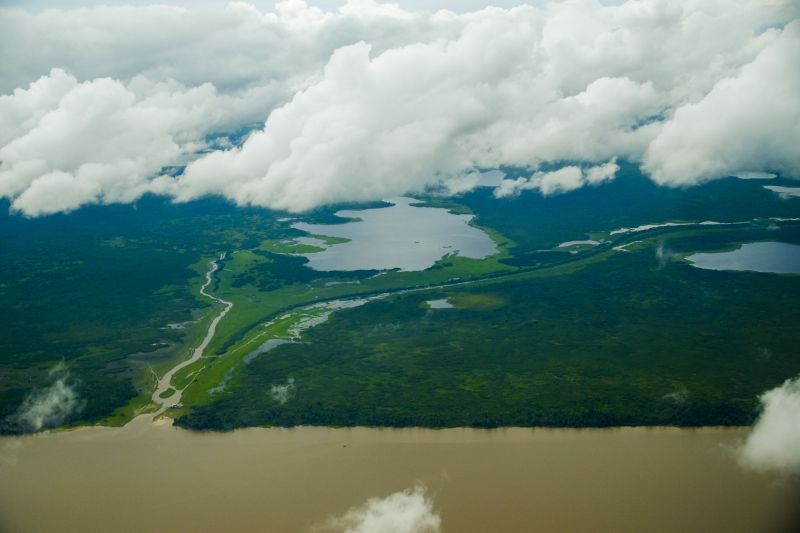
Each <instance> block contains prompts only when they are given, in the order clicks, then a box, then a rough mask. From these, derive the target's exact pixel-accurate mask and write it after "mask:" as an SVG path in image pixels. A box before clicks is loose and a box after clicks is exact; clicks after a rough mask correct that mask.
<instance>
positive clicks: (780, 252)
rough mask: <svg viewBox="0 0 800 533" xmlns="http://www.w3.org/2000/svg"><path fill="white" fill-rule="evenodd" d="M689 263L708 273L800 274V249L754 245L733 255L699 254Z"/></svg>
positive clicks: (767, 244)
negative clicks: (734, 271) (730, 271)
mask: <svg viewBox="0 0 800 533" xmlns="http://www.w3.org/2000/svg"><path fill="white" fill-rule="evenodd" d="M687 259H688V260H689V261H691V263H692V265H693V266H696V267H698V268H705V269H707V270H751V271H754V272H772V273H776V274H800V245H797V244H787V243H785V242H751V243H747V244H743V245H742V246H741V247H740V248H739V249H737V250H733V251H730V252H715V253H697V254H692V255H690V256H688V257H687Z"/></svg>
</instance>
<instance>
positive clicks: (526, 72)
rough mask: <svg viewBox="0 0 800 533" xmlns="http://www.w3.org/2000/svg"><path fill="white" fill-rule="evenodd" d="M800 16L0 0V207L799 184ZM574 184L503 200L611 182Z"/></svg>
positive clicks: (730, 8) (282, 204)
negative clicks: (74, 5) (35, 4)
mask: <svg viewBox="0 0 800 533" xmlns="http://www.w3.org/2000/svg"><path fill="white" fill-rule="evenodd" d="M798 16H800V6H798V5H797V4H796V3H795V2H790V1H786V2H782V1H770V2H767V1H763V0H750V1H744V2H743V1H732V0H731V1H728V0H704V1H699V0H697V1H688V2H684V3H679V4H678V3H668V2H662V1H659V0H642V1H637V2H627V3H625V4H623V5H620V6H613V7H608V6H602V5H600V4H598V3H594V2H592V1H589V0H587V1H580V2H579V1H568V2H554V3H546V4H544V5H542V6H541V7H534V6H521V7H517V8H514V9H499V8H487V9H485V10H483V11H481V12H477V13H463V14H456V13H452V12H446V11H440V12H436V13H425V12H412V11H406V10H404V9H402V8H400V7H398V6H393V5H383V4H377V3H375V2H372V1H371V0H351V1H350V2H349V3H347V4H346V5H345V6H343V7H342V8H340V9H337V10H328V11H326V10H323V9H320V8H316V7H310V6H308V5H306V4H305V3H304V2H302V1H300V0H289V1H286V2H281V3H279V4H278V5H277V6H276V8H275V9H274V10H266V11H261V10H258V9H257V8H255V7H253V6H251V5H248V4H244V3H232V4H229V5H228V6H227V7H226V8H224V9H215V8H212V7H197V8H192V7H188V8H187V7H174V6H143V7H132V6H127V7H95V8H83V9H60V10H59V9H52V10H43V11H24V10H10V9H5V10H3V11H2V16H0V35H2V40H3V42H2V43H0V44H2V45H3V46H0V63H2V64H3V66H4V68H3V75H2V77H0V87H5V90H10V89H12V88H14V89H16V90H15V91H14V92H13V93H12V94H9V95H6V96H3V97H0V126H2V128H0V146H1V147H0V161H2V163H1V164H0V196H5V197H8V198H10V199H12V201H13V203H14V208H15V209H18V210H20V211H22V212H24V213H26V214H29V215H38V214H46V213H51V212H56V211H63V210H69V209H74V208H76V207H78V206H80V205H83V204H85V203H98V202H99V203H107V202H127V201H132V200H134V199H135V198H138V197H139V196H141V195H142V194H144V193H145V192H158V193H162V194H168V195H171V196H174V197H175V198H177V199H178V200H182V201H185V200H191V199H194V198H198V197H200V196H203V195H207V194H219V195H223V196H225V197H227V198H229V199H231V200H233V201H235V202H238V203H239V204H254V205H260V206H266V207H272V208H282V209H289V210H293V211H300V210H305V209H309V208H313V207H316V206H318V205H321V204H326V203H333V202H338V201H352V200H372V199H377V198H381V197H388V196H395V195H399V194H403V193H408V192H414V191H420V190H424V189H427V188H430V187H436V188H439V189H441V190H448V191H450V192H452V193H458V192H463V191H465V190H468V189H469V188H470V187H472V186H474V183H473V181H474V175H473V173H474V172H475V171H476V169H481V168H495V167H498V166H499V165H514V166H519V167H526V168H530V169H531V171H532V172H534V171H535V170H536V169H537V168H540V166H541V165H542V164H543V163H553V162H559V161H573V162H574V165H575V167H576V168H577V167H578V166H579V167H581V168H584V169H585V168H587V167H590V166H592V165H595V164H597V163H601V162H603V161H610V160H611V161H612V163H609V164H608V165H612V164H613V158H614V157H623V158H627V159H630V160H633V161H644V163H645V168H646V169H647V170H648V171H649V172H651V173H652V175H653V177H654V179H656V180H657V181H658V182H659V183H665V184H670V185H677V184H680V185H683V184H692V183H696V182H699V181H704V180H708V179H713V178H717V177H721V176H724V175H727V174H730V173H734V172H737V173H742V172H765V171H768V172H780V173H783V174H785V175H795V173H796V172H797V171H796V169H797V168H798V165H797V163H798V159H797V158H798V155H797V150H796V149H795V147H796V146H797V144H798V140H800V134H799V133H798V126H797V124H798V123H800V120H798V112H800V111H798V108H800V91H798V90H797V89H798V79H799V78H800V74H798V71H797V69H795V68H793V66H792V65H790V63H791V61H792V59H793V58H794V57H797V56H798V44H797V41H798V37H797V34H798V27H799V26H800V22H795V23H790V22H791V21H792V20H794V19H797V18H798ZM33 36H35V38H34V37H33ZM52 67H60V68H62V69H64V70H63V71H62V70H54V71H52V72H51V71H50V69H51V68H52ZM48 72H50V73H49V74H47V73H48ZM66 72H69V74H67V73H66ZM42 76H43V77H42ZM37 80H38V81H37ZM31 82H33V84H32V85H30V86H29V87H28V88H27V89H22V88H20V87H26V86H28V84H29V83H31ZM740 102H745V103H744V104H742V105H740ZM265 118H266V122H265V123H264V127H263V129H262V130H261V131H258V132H256V133H254V134H253V135H251V136H250V138H249V139H248V140H247V142H245V144H244V145H243V146H241V147H233V148H229V149H227V150H219V151H214V152H212V153H208V154H205V155H202V156H201V157H199V158H197V160H196V161H194V162H192V163H191V164H190V165H189V166H188V168H187V169H186V172H185V174H184V175H183V176H181V177H180V178H178V179H172V178H171V177H166V176H164V177H162V176H159V173H160V170H161V168H162V167H164V166H170V165H180V164H183V163H185V162H186V161H190V160H192V159H194V158H196V157H197V152H198V150H200V149H202V148H205V147H206V146H205V144H204V142H205V140H206V139H207V138H208V136H209V135H211V134H213V133H217V132H220V131H230V130H233V129H236V128H238V127H241V126H242V125H244V124H250V123H253V122H254V121H263V120H264V119H265ZM559 172H560V173H559ZM578 173H579V172H578V170H575V169H571V170H570V169H562V170H561V171H556V172H555V173H540V174H534V179H531V180H526V181H525V182H524V183H522V182H519V183H518V184H517V185H514V184H512V183H504V184H503V185H502V186H501V189H499V190H500V192H501V194H500V196H502V195H503V194H505V192H504V191H506V190H509V191H510V194H513V193H514V192H518V191H519V190H521V189H524V188H536V189H538V190H540V191H541V192H542V193H543V194H555V193H559V192H567V191H569V190H572V189H574V188H576V187H579V186H584V185H586V184H596V183H599V182H602V181H604V180H607V179H611V178H612V176H613V174H614V172H613V171H612V166H596V167H594V170H591V171H581V172H580V177H579V176H578Z"/></svg>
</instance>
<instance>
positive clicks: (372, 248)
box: [292, 197, 497, 271]
mask: <svg viewBox="0 0 800 533" xmlns="http://www.w3.org/2000/svg"><path fill="white" fill-rule="evenodd" d="M387 201H388V202H390V203H392V204H393V205H392V206H390V207H383V208H378V209H364V210H358V211H353V210H345V211H339V212H337V213H336V215H337V216H340V217H344V218H358V219H360V220H359V221H354V222H349V223H346V224H308V223H305V222H299V223H296V224H293V225H292V227H293V228H296V229H299V230H302V231H305V232H308V233H310V234H312V235H327V236H331V237H343V238H345V239H350V242H346V243H342V244H334V245H331V246H328V247H327V248H326V249H325V250H324V251H321V252H316V253H309V254H304V255H305V257H307V258H308V259H309V264H308V266H309V267H311V268H313V269H314V270H321V271H353V270H390V269H394V268H397V269H400V270H404V271H413V270H425V269H426V268H429V267H431V266H433V265H434V263H435V262H436V261H438V260H439V259H441V258H442V257H444V256H445V255H448V254H456V253H457V254H458V255H459V256H461V257H470V258H474V259H483V258H485V257H488V256H490V255H492V254H494V253H495V252H496V251H497V247H496V245H495V243H494V241H492V239H491V238H490V237H489V236H488V235H487V234H486V233H484V232H483V231H481V230H479V229H478V228H474V227H472V226H470V225H469V222H470V220H472V218H473V215H455V214H453V213H450V212H449V211H447V210H446V209H440V208H432V207H416V206H414V205H412V204H414V203H418V202H419V200H415V199H413V198H405V197H403V198H394V199H391V200H387ZM304 242H305V241H304ZM319 242H320V241H316V244H319Z"/></svg>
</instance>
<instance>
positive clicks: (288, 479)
mask: <svg viewBox="0 0 800 533" xmlns="http://www.w3.org/2000/svg"><path fill="white" fill-rule="evenodd" d="M744 436H745V431H744V430H730V429H728V430H723V429H702V430H677V429H668V428H667V429H651V430H647V429H616V430H583V431H581V430H544V429H536V430H529V429H505V430H495V431H484V430H471V429H455V430H439V431H437V430H422V429H402V430H378V429H364V428H355V429H326V428H308V427H307V428H296V429H258V428H254V429H247V430H242V431H237V432H234V433H227V434H219V433H191V432H187V431H183V430H179V429H175V428H173V427H170V426H169V425H168V424H166V423H163V422H162V423H160V424H156V425H153V424H150V423H149V422H147V421H142V419H137V420H136V421H135V422H134V423H133V424H132V425H131V426H128V427H125V428H121V429H119V428H118V429H113V428H84V429H80V430H77V431H70V432H60V433H46V434H40V435H35V436H29V437H23V438H2V439H0V530H2V531H4V532H28V531H37V532H45V533H46V532H51V531H52V532H56V531H57V532H60V533H64V532H85V531H99V530H105V531H123V532H125V531H131V532H134V531H135V532H140V531H154V532H156V531H201V532H202V531H234V532H236V531H270V532H294V531H300V532H303V531H310V530H311V528H312V527H313V526H315V525H318V524H321V523H323V522H324V521H325V520H326V519H327V518H328V517H330V516H333V515H342V514H343V513H345V512H346V511H347V510H348V509H351V508H352V507H354V506H359V505H361V504H363V503H364V502H366V501H367V500H368V499H369V498H374V497H379V498H385V497H386V496H389V495H391V494H393V493H396V492H397V491H401V490H404V489H408V488H410V487H413V486H414V485H415V484H416V483H417V482H421V483H424V484H425V485H426V486H427V489H428V490H427V492H428V495H429V497H430V498H431V500H432V505H433V511H434V512H435V513H436V514H437V515H438V516H439V517H440V518H441V526H442V531H448V532H459V533H470V532H487V531H502V532H508V533H514V532H531V531H543V532H550V533H554V532H563V531H576V532H577V531H581V532H585V531H592V532H604V531H609V532H612V531H613V532H617V531H637V532H638V531H641V532H661V531H663V532H675V531H686V532H692V531H696V532H708V531H725V532H728V533H735V532H757V531H768V530H770V529H769V528H770V527H772V526H774V525H776V524H777V522H778V521H780V520H781V519H782V518H785V517H786V513H787V511H788V510H789V509H791V508H792V506H793V505H795V504H796V501H797V500H796V499H795V497H796V496H797V494H796V492H794V491H793V487H792V485H790V484H789V483H788V482H786V481H781V480H780V479H778V478H775V477H771V476H767V475H763V474H757V473H753V472H750V471H746V470H743V469H742V468H740V467H739V466H738V465H737V463H736V462H735V459H734V456H733V451H732V450H733V447H734V446H735V445H736V443H737V442H738V441H739V440H740V439H742V438H743V437H744Z"/></svg>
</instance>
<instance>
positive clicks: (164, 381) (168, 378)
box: [151, 253, 233, 417]
mask: <svg viewBox="0 0 800 533" xmlns="http://www.w3.org/2000/svg"><path fill="white" fill-rule="evenodd" d="M223 259H225V254H224V253H223V254H222V255H220V257H219V260H220V261H221V260H223ZM209 266H210V267H209V269H208V272H206V282H205V283H204V284H203V286H202V287H201V288H200V294H202V295H203V296H205V297H207V298H211V299H212V300H214V301H215V302H217V303H219V304H222V305H223V306H224V308H223V309H222V311H220V313H219V314H218V315H217V316H216V317H214V320H212V321H211V324H209V326H208V331H206V336H205V337H204V338H203V342H201V343H200V345H199V346H198V347H197V348H195V349H194V351H193V352H192V356H191V357H190V358H189V359H185V360H183V361H181V362H180V363H178V364H177V365H175V366H174V367H172V368H171V369H170V370H169V371H167V372H166V373H165V374H164V375H163V376H162V377H161V379H159V380H158V385H157V386H156V390H155V391H154V392H153V396H152V397H151V399H152V400H153V402H154V403H155V404H156V405H158V406H159V408H158V410H157V411H156V412H155V414H154V415H153V416H154V417H156V416H158V415H160V414H161V413H163V412H164V411H166V410H167V409H168V408H169V407H170V406H172V405H175V404H177V403H180V401H181V395H182V394H183V389H176V390H175V393H174V394H172V395H171V396H169V397H167V398H162V397H161V394H163V393H164V391H166V390H168V389H169V388H170V387H172V378H173V376H175V374H176V373H177V372H178V371H180V370H181V369H183V368H185V367H187V366H189V365H191V364H192V363H194V362H196V361H197V360H198V359H200V358H201V357H203V352H204V351H205V349H206V348H207V347H208V344H209V343H210V342H211V339H213V338H214V334H215V333H216V331H217V324H219V321H220V320H222V318H223V317H224V316H225V315H227V314H228V312H229V311H230V310H231V309H233V302H229V301H227V300H223V299H222V298H218V297H216V296H214V295H213V294H210V293H208V292H206V289H208V286H209V285H211V282H212V281H213V280H214V273H215V272H216V271H217V270H219V263H218V262H217V261H212V262H211V263H210V264H209ZM184 388H185V387H184Z"/></svg>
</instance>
